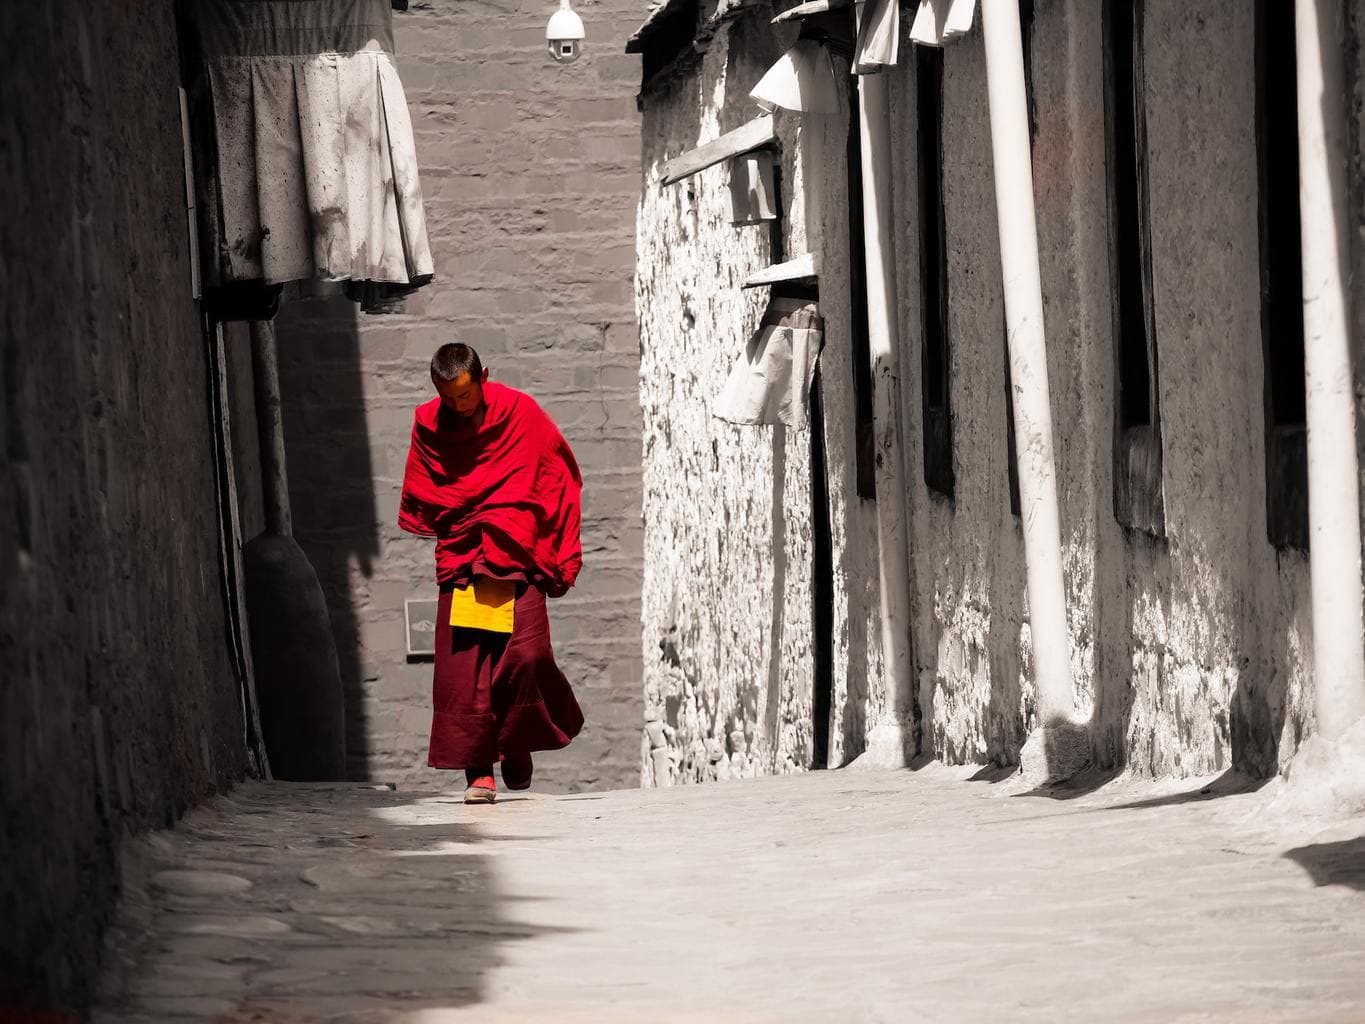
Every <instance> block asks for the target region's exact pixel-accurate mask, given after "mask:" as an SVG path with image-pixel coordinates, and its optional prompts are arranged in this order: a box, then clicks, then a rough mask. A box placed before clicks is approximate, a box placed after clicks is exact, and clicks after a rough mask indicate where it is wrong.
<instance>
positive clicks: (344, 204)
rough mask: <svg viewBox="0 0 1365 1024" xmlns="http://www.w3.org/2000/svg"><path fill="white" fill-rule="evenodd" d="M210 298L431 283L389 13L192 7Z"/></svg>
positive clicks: (203, 3)
mask: <svg viewBox="0 0 1365 1024" xmlns="http://www.w3.org/2000/svg"><path fill="white" fill-rule="evenodd" d="M187 15H188V22H189V28H190V30H191V32H190V36H191V40H190V41H191V45H192V46H193V47H197V53H194V54H193V55H192V57H191V60H192V63H193V71H194V72H195V74H194V76H193V77H194V87H193V90H192V92H193V105H192V109H193V114H192V117H191V120H192V123H193V124H194V126H195V165H196V173H195V178H196V183H197V190H198V193H199V195H198V200H199V210H200V214H201V223H200V236H201V239H202V240H203V241H202V244H203V254H204V258H203V268H204V280H205V285H206V286H207V287H208V288H209V289H214V288H222V286H225V285H230V284H233V283H235V282H248V281H252V282H259V283H261V284H262V285H263V286H271V285H276V284H280V283H283V282H288V281H299V280H317V281H335V282H345V283H346V285H347V290H348V292H349V293H351V294H352V295H353V297H362V296H363V297H368V299H369V300H370V301H372V302H375V303H377V302H378V301H379V300H380V299H381V298H382V297H383V296H385V295H391V294H392V293H394V292H398V293H401V292H405V291H409V290H411V289H413V288H415V287H418V286H420V285H422V284H425V283H426V282H427V281H429V280H431V275H432V261H431V251H430V249H429V247H428V244H427V229H426V216H425V213H424V211H423V208H422V190H421V187H420V185H419V183H418V178H417V155H416V151H415V148H414V146H413V138H412V122H411V120H410V118H409V116H408V107H407V100H406V98H405V97H404V95H403V85H402V83H401V82H400V81H399V78H398V71H397V68H396V66H395V64H394V58H393V22H392V19H393V15H392V9H391V6H390V0H189V3H188V4H187Z"/></svg>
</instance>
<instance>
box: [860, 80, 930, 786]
mask: <svg viewBox="0 0 1365 1024" xmlns="http://www.w3.org/2000/svg"><path fill="white" fill-rule="evenodd" d="M858 119H859V126H860V129H861V136H862V174H863V237H864V240H865V242H864V244H865V253H866V263H867V334H868V349H869V353H870V356H871V362H872V379H873V389H872V416H873V423H874V429H875V447H876V464H877V468H876V482H877V547H878V553H879V558H878V566H877V568H878V576H879V580H880V585H881V616H882V622H881V632H882V660H883V662H884V667H885V674H886V679H887V683H888V687H889V690H890V692H889V694H888V697H889V701H888V703H889V707H888V709H887V714H886V716H885V717H884V718H883V720H882V721H880V722H878V723H877V724H876V725H875V726H874V727H873V728H872V730H871V731H870V733H869V735H868V738H867V741H868V749H867V753H866V754H865V755H864V756H863V758H862V762H863V763H867V764H871V765H878V766H900V765H903V764H905V762H906V761H907V760H908V759H909V758H910V757H913V756H914V754H915V751H914V749H913V746H914V736H913V733H912V729H911V724H910V723H911V714H912V708H913V701H914V678H915V675H914V661H913V659H912V658H911V652H910V555H909V550H910V549H909V538H908V533H909V523H908V519H907V514H906V493H907V488H906V479H905V445H904V440H903V435H902V430H901V420H900V409H901V402H900V381H901V375H900V338H899V331H898V329H897V322H896V317H897V300H896V251H895V245H894V242H893V239H892V229H893V225H894V220H893V218H892V212H891V187H892V186H891V166H892V161H891V105H890V101H889V86H888V84H887V80H886V76H885V74H868V75H861V76H859V78H858ZM849 212H850V215H852V212H853V211H849Z"/></svg>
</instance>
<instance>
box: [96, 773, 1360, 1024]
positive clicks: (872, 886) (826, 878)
mask: <svg viewBox="0 0 1365 1024" xmlns="http://www.w3.org/2000/svg"><path fill="white" fill-rule="evenodd" d="M1017 786H1018V783H1016V782H1013V781H1007V782H1001V783H991V782H985V781H967V780H966V778H965V774H964V773H963V772H961V771H956V770H949V769H945V768H940V767H937V766H930V767H929V768H927V769H924V770H922V771H919V772H897V773H888V774H876V773H855V772H851V771H842V772H823V773H817V774H812V775H807V776H799V777H787V778H778V779H767V780H761V781H757V782H749V783H729V784H720V785H713V786H707V787H697V788H686V789H675V790H664V791H654V792H634V791H623V792H615V793H606V794H592V795H580V796H570V797H549V796H537V795H534V794H531V795H510V796H507V797H505V798H504V799H503V800H501V801H500V802H499V803H498V804H497V805H496V806H494V807H469V808H467V807H465V806H463V805H462V804H460V803H459V802H458V797H457V795H456V794H453V793H451V794H437V793H416V792H402V791H399V792H391V791H387V790H375V789H367V788H360V787H355V786H302V785H292V784H283V783H277V784H257V785H249V786H245V787H243V788H241V789H239V790H237V791H236V792H235V793H234V794H233V795H232V796H230V797H228V798H224V799H220V800H218V801H217V802H215V803H214V804H212V805H210V806H208V807H205V808H202V809H200V810H198V811H196V812H194V813H193V814H191V815H190V816H189V818H188V819H187V820H186V821H185V822H183V823H182V824H181V825H180V826H179V827H177V828H176V829H175V830H174V831H172V832H167V833H163V834H160V835H156V836H153V837H151V838H149V839H147V840H143V841H139V842H138V843H137V844H135V846H134V849H133V851H132V852H131V854H130V856H129V858H128V863H129V869H128V872H127V874H128V877H129V883H128V891H127V894H126V896H125V900H124V907H123V910H122V911H121V915H122V916H121V921H120V924H119V925H118V926H117V928H116V930H115V932H114V935H113V937H112V940H111V944H110V945H111V950H112V952H111V954H110V961H111V962H110V964H109V965H108V968H107V970H106V976H105V979H104V982H103V987H104V996H103V1002H102V1006H101V1008H100V1009H99V1010H98V1011H97V1012H96V1015H95V1020H96V1022H97V1024H132V1022H146V1021H157V1022H162V1021H168V1022H176V1021H187V1022H188V1021H194V1022H205V1021H215V1022H219V1024H246V1022H272V1024H313V1022H319V1024H320V1022H337V1024H340V1022H346V1024H380V1022H385V1024H387V1022H402V1024H445V1022H454V1021H478V1022H502V1021H509V1022H510V1021H517V1022H529V1021H583V1022H587V1021H593V1022H597V1021H681V1020H687V1021H712V1020H725V1021H731V1022H748V1021H760V1022H766V1021H773V1022H776V1021H783V1022H788V1021H832V1022H833V1021H838V1022H842V1021H887V1022H891V1021H897V1022H899V1021H906V1020H919V1021H985V1020H999V1021H1033V1020H1037V1021H1073V1020H1074V1021H1105V1022H1106V1024H1111V1022H1116V1021H1163V1022H1164V1021H1239V1022H1260V1021H1313V1022H1321V1021H1352V1022H1360V1021H1365V966H1363V965H1365V820H1360V819H1357V820H1353V821H1337V822H1335V823H1326V822H1323V821H1317V822H1316V823H1311V824H1305V823H1304V822H1303V821H1297V822H1295V821H1287V820H1285V819H1283V818H1275V817H1274V816H1273V815H1271V814H1270V813H1269V809H1270V808H1271V807H1272V800H1271V797H1272V795H1273V794H1272V793H1271V792H1270V790H1269V789H1265V790H1262V791H1260V792H1259V793H1244V794H1240V795H1229V796H1218V797H1216V798H1214V797H1201V796H1199V795H1198V784H1197V783H1196V784H1193V785H1192V784H1191V783H1189V782H1186V783H1184V784H1183V785H1181V786H1178V787H1167V788H1164V789H1154V788H1151V787H1150V786H1149V787H1146V788H1143V787H1139V786H1137V785H1135V784H1131V783H1112V784H1110V785H1109V786H1106V787H1103V788H1101V789H1099V790H1097V791H1096V792H1093V793H1091V794H1089V795H1084V796H1076V797H1075V798H1073V799H1054V798H1049V797H1042V796H1036V795H1035V796H1030V795H1025V794H1021V793H1018V792H1015V791H1012V789H1011V787H1017ZM1190 797H1193V799H1190ZM139 879H141V880H142V881H139Z"/></svg>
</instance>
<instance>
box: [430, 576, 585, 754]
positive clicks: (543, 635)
mask: <svg viewBox="0 0 1365 1024" xmlns="http://www.w3.org/2000/svg"><path fill="white" fill-rule="evenodd" d="M519 589H520V591H521V592H520V593H519V594H518V595H517V603H516V609H515V611H514V612H513V615H514V625H513V632H512V635H511V636H510V637H509V636H506V635H502V634H498V633H488V632H485V631H483V630H478V629H456V628H453V627H452V626H451V625H450V591H451V587H450V586H443V587H442V588H441V599H440V604H439V606H438V610H437V615H436V672H435V679H434V682H433V685H432V717H431V746H430V749H429V753H428V755H427V764H429V765H430V766H431V767H433V768H485V767H491V766H492V765H493V764H495V763H496V762H498V761H500V760H501V759H502V757H503V756H504V755H506V754H509V753H511V754H518V753H524V752H527V753H529V752H530V751H533V750H558V749H559V748H560V747H565V746H568V744H569V741H570V740H572V739H573V738H574V737H575V736H577V735H578V731H579V730H580V729H582V728H583V712H582V710H581V709H580V708H579V706H578V701H577V700H576V699H575V698H574V695H573V690H572V689H571V688H570V687H569V681H568V680H567V679H565V678H564V673H562V672H561V671H559V666H558V665H556V664H555V652H554V649H553V648H552V647H551V646H550V618H549V616H548V615H547V614H546V611H545V595H544V594H543V593H541V591H540V590H538V589H537V588H536V587H533V586H525V587H524V588H519Z"/></svg>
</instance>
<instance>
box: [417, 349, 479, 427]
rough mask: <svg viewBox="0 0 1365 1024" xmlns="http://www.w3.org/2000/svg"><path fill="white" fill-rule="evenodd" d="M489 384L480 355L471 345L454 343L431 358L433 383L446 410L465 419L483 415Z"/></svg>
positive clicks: (439, 350) (438, 350) (437, 351)
mask: <svg viewBox="0 0 1365 1024" xmlns="http://www.w3.org/2000/svg"><path fill="white" fill-rule="evenodd" d="M487 380H488V371H487V370H486V369H484V365H483V361H482V360H480V359H479V354H478V353H477V352H475V351H474V350H473V349H472V348H470V347H469V346H468V345H461V344H460V343H459V342H451V343H449V344H447V345H442V346H441V347H440V348H438V349H437V350H436V354H435V355H434V356H432V357H431V383H432V384H434V385H435V386H436V393H437V394H438V395H440V396H441V402H442V403H443V404H444V405H445V407H446V408H447V409H449V410H450V411H451V412H453V413H455V415H457V416H459V417H461V418H462V419H469V418H471V417H474V416H477V415H478V414H479V413H480V412H482V411H483V386H484V384H485V383H486V382H487Z"/></svg>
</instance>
